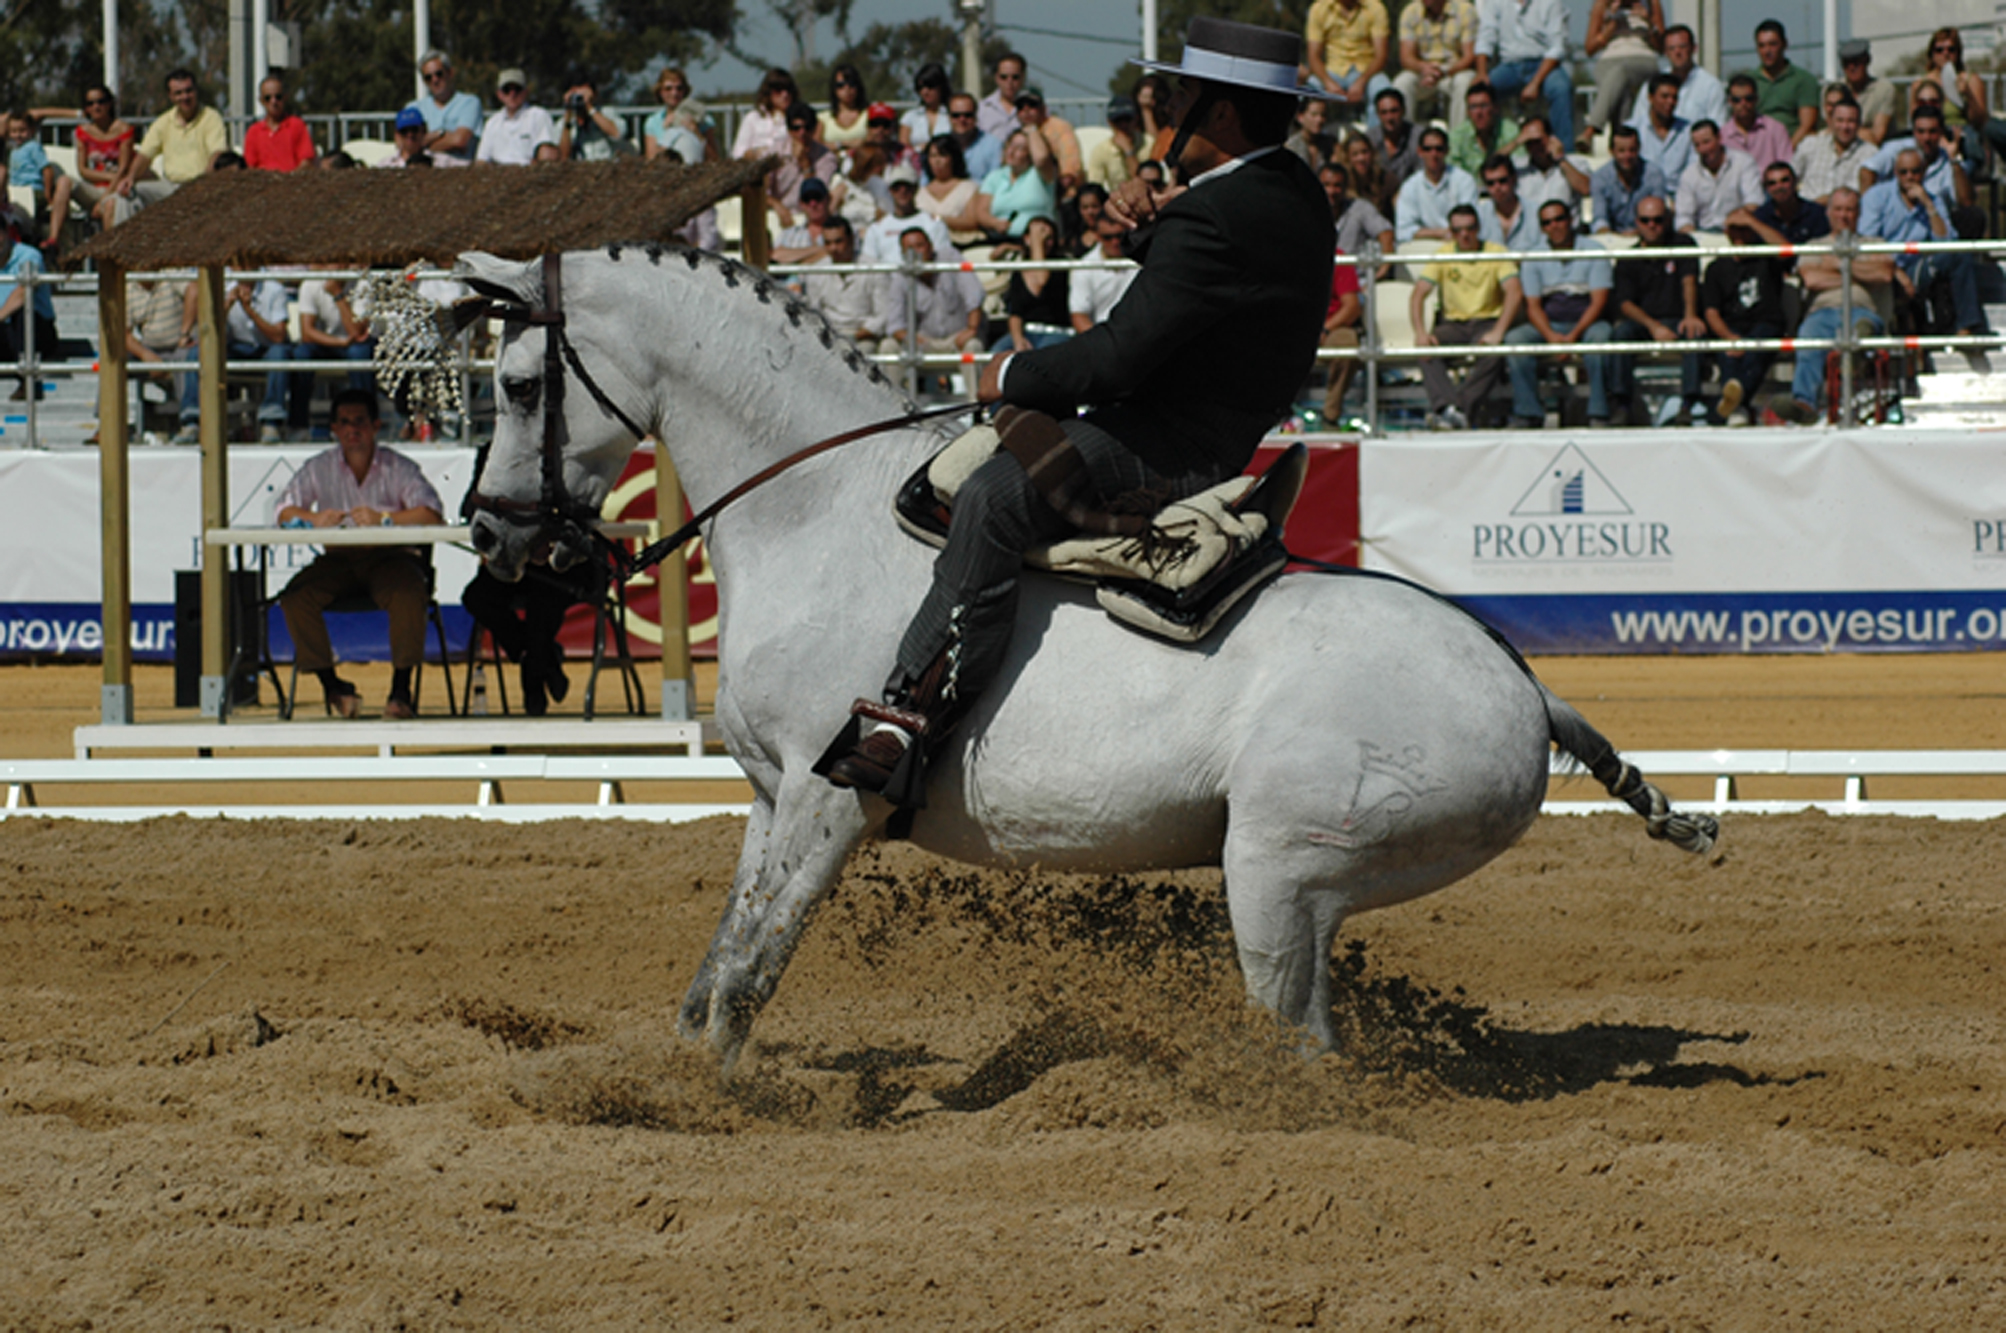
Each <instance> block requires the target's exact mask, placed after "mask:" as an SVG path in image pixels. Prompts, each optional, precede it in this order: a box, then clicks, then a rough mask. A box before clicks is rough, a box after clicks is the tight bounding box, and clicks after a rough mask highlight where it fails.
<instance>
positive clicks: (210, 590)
mask: <svg viewBox="0 0 2006 1333" xmlns="http://www.w3.org/2000/svg"><path fill="white" fill-rule="evenodd" d="M767 168H768V164H767V163H766V162H730V163H719V164H715V165H708V166H702V167H684V166H680V165H678V164H675V163H672V162H640V161H623V162H609V163H560V164H553V165H550V166H547V167H543V168H539V169H538V170H535V171H479V172H473V171H469V172H449V173H433V172H405V171H380V172H379V171H349V172H292V173H287V174H283V175H281V174H278V173H270V172H249V173H245V172H228V173H222V174H217V175H210V176H206V177H203V178H202V179H200V180H197V181H194V182H192V183H190V184H189V185H187V186H186V187H184V188H183V189H181V190H178V191H176V192H175V193H174V194H173V195H172V196H170V197H169V198H167V199H166V200H163V201H162V202H160V203H159V204H156V205H154V206H153V207H151V208H148V209H146V210H145V211H144V212H142V213H140V214H139V215H138V216H136V217H134V218H133V219H132V220H131V221H130V222H128V223H126V224H125V225H123V226H120V227H117V228H115V229H113V230H112V231H109V232H106V233H104V234H103V235H101V236H98V237H96V238H94V239H93V240H91V241H90V242H88V243H87V244H86V245H85V246H83V247H82V248H81V249H80V250H79V251H78V256H77V257H78V258H80V259H86V260H89V261H91V262H92V263H94V264H95V265H96V267H97V270H98V274H99V286H98V322H99V330H100V342H101V346H102V349H103V355H102V359H101V362H102V363H101V369H100V373H99V383H98V390H99V407H100V418H101V422H102V424H101V427H100V431H99V446H100V447H99V503H100V506H101V511H100V512H101V522H100V532H101V539H102V560H103V578H104V596H103V619H102V622H101V623H102V625H103V627H104V630H103V632H104V650H103V651H104V677H103V687H102V690H101V694H100V713H101V716H102V718H103V720H104V722H105V723H106V724H110V725H130V724H131V723H132V719H133V705H132V649H131V630H132V577H131V542H130V521H131V504H132V495H131V489H130V484H129V472H128V456H127V455H128V450H129V448H130V444H131V441H130V438H129V434H130V432H129V431H128V429H127V423H126V404H127V395H128V383H127V379H128V376H127V365H126V356H125V337H124V331H125V329H126V328H127V327H128V324H127V319H126V302H125V286H126V285H125V275H126V274H128V273H134V272H149V271H156V270H162V269H187V268H193V269H195V270H196V283H197V291H198V306H199V312H200V324H199V329H198V336H199V351H200V360H199V363H198V364H199V367H200V372H199V373H200V376H201V387H200V409H201V417H200V448H201V455H202V483H201V496H202V528H203V530H204V531H209V530H212V529H221V528H227V527H228V526H229V516H228V515H229V511H228V497H229V476H228V458H229V455H228V451H227V448H226V445H225V441H224V435H225V431H224V403H223V378H224V364H225V362H224V342H223V338H224V333H223V328H224V315H225V309H226V307H225V298H224V269H225V268H226V267H229V268H233V269H238V270H244V269H258V268H265V267H271V266H275V265H285V266H291V265H305V264H332V265H343V266H354V267H363V268H405V267H407V266H412V265H419V264H424V265H432V266H440V265H444V266H450V265H451V264H452V263H453V261H454V260H455V259H456V258H457V256H458V255H460V254H461V253H463V252H465V251H469V250H485V251H488V252H489V253H492V254H497V255H502V256H505V257H510V258H516V259H529V258H533V257H535V256H537V255H541V254H544V253H547V252H551V251H564V250H579V249H596V248H598V247H601V246H605V245H609V244H615V243H629V242H635V241H645V240H649V239H659V240H663V241H667V240H669V239H670V238H671V237H672V236H673V235H674V233H675V232H676V230H677V228H679V227H681V226H683V225H684V224H685V223H686V222H687V221H688V220H689V219H690V218H691V217H692V216H694V215H695V214H696V213H697V212H699V211H700V210H702V209H704V208H706V207H709V206H710V205H711V204H713V203H714V202H715V201H716V200H718V199H720V198H723V197H725V196H727V195H739V194H744V195H746V196H748V197H749V199H750V202H751V203H752V206H753V209H754V212H755V216H756V215H757V213H758V212H759V211H763V209H764V206H765V204H764V185H763V180H764V176H765V172H766V170H767ZM760 258H764V256H763V255H761V256H760ZM657 459H658V464H657V466H658V469H659V471H658V474H657V505H658V506H659V507H658V509H657V512H658V513H661V514H676V513H680V512H681V509H682V496H681V491H680V488H679V487H678V486H677V484H676V482H675V479H674V474H673V471H672V470H671V469H670V468H669V467H668V465H667V463H666V461H665V460H666V451H659V452H658V454H657ZM682 564H683V562H682V560H681V559H680V557H671V558H670V559H669V560H666V561H664V562H663V568H662V570H661V579H662V585H663V589H664V601H663V606H662V612H661V614H662V621H663V627H664V630H665V633H664V635H663V649H664V651H663V656H662V673H663V701H664V709H665V711H666V710H670V709H673V708H675V707H677V706H678V705H679V704H680V705H681V707H682V708H683V709H684V710H685V711H683V712H682V714H681V715H682V716H685V717H687V716H688V712H687V708H688V705H689V703H690V702H691V701H692V699H693V695H694V690H693V688H692V680H693V676H692V672H691V666H690V661H689V655H688V650H687V646H686V635H685V634H684V633H683V632H681V631H682V630H683V629H684V628H686V626H687V623H688V608H687V606H685V605H682V604H680V602H677V601H674V600H672V599H673V594H672V593H671V592H670V590H681V589H683V588H684V587H685V584H686V579H685V571H684V569H683V567H682ZM226 576H227V562H226V561H224V560H222V559H206V560H204V561H203V564H202V711H203V712H204V713H205V714H207V715H208V716H210V717H218V716H219V715H220V714H221V712H222V711H223V709H222V703H223V698H224V692H225V682H226V679H227V674H228V669H229V663H230V658H231V647H232V645H231V643H230V625H229V616H228V614H227V612H226V610H225V606H226V597H227V588H226ZM671 627H674V628H671ZM671 645H685V646H684V647H683V649H682V651H681V652H680V653H678V652H676V651H674V649H673V648H672V647H671Z"/></svg>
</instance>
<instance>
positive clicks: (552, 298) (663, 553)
mask: <svg viewBox="0 0 2006 1333" xmlns="http://www.w3.org/2000/svg"><path fill="white" fill-rule="evenodd" d="M460 307H468V308H470V309H462V308H459V307H456V309H455V313H454V315H453V320H454V322H455V323H456V324H458V325H459V326H461V327H465V325H467V324H469V323H472V322H473V320H474V319H477V318H481V317H483V316H485V315H486V314H488V313H489V312H490V311H492V312H493V313H496V314H499V315H500V316H501V317H502V319H503V320H504V321H505V322H507V323H510V324H524V325H528V326H530V327H536V328H542V329H543V330H544V343H543V448H542V461H543V476H542V488H541V493H540V494H539V496H538V497H537V499H536V500H534V501H529V500H511V499H509V498H507V497H506V496H499V495H484V494H482V493H481V492H480V491H479V490H478V489H476V490H475V491H474V492H473V493H472V494H471V495H469V496H468V498H467V505H468V508H470V509H473V510H476V511H480V512H483V513H488V514H493V515H494V516H495V517H496V518H499V519H501V520H502V521H504V522H507V523H512V524H516V525H519V526H528V525H530V524H535V525H537V527H538V529H539V532H543V533H550V532H552V530H553V529H554V530H555V535H567V534H568V535H571V536H574V537H580V538H584V539H586V540H589V541H591V542H592V543H594V544H596V545H598V546H600V547H601V548H602V549H604V550H605V551H606V552H607V553H608V554H609V555H610V556H611V558H612V560H613V562H614V563H615V565H617V566H618V567H619V569H620V572H621V576H622V577H623V578H632V577H633V576H634V575H635V574H637V573H639V572H640V571H641V570H643V569H646V568H648V567H649V566H651V565H655V564H659V563H660V562H661V561H662V560H664V559H666V558H667V557H668V556H670V555H672V554H673V553H674V552H675V551H676V550H677V549H678V548H679V547H681V546H682V544H683V543H684V542H687V541H688V540H690V538H692V537H694V536H696V535H697V534H698V533H699V532H701V531H702V530H703V525H704V524H706V523H708V522H709V521H710V520H711V519H713V518H715V517H717V515H718V512H719V511H720V510H722V509H723V508H724V507H725V506H726V505H728V504H730V503H732V502H733V501H734V500H737V499H739V498H741V497H742V496H744V495H745V494H746V493H747V492H748V491H752V490H755V489H757V488H758V487H760V486H763V485H765V484H766V483H767V482H769V481H771V480H773V479H774V478H775V477H777V476H779V475H780V474H781V473H783V472H786V471H788V470H789V469H791V468H793V467H796V466H798V465H799V464H801V463H805V462H807V461H808V460H809V459H811V458H813V457H815V456H816V455H817V454H824V453H827V452H829V451H830V450H831V449H836V448H839V447H841V446H843V445H846V444H851V443H854V442H855V441H857V440H861V439H866V438H868V437H870V436H872V435H881V434H883V433H885V432H886V431H892V430H898V429H900V428H901V427H905V426H912V425H917V424H919V423H920V422H923V421H932V420H935V419H936V418H939V417H949V416H956V415H959V414H961V413H965V412H973V411H976V410H978V409H977V405H976V404H974V403H950V404H948V405H947V406H945V407H930V408H924V409H922V410H919V411H915V412H908V413H906V414H905V415H903V416H897V417H890V418H887V419H886V420H883V421H874V422H872V423H871V424H869V425H867V426H858V427H856V428H854V429H852V430H846V431H844V432H842V433H841V434H839V435H831V436H830V437H829V438H828V439H826V440H818V441H816V442H815V443H814V444H811V445H809V446H808V447H806V448H805V449H797V450H795V451H794V452H793V453H791V454H789V455H787V457H785V458H783V459H781V460H780V461H779V462H777V463H774V464H772V465H771V466H769V467H766V468H763V469H761V470H760V471H759V472H757V473H755V474H754V475H753V476H751V477H748V478H746V479H745V480H744V481H742V482H740V483H739V484H738V485H736V486H734V487H732V488H731V489H730V490H729V491H726V492H725V493H724V494H723V495H722V496H720V497H719V498H718V499H717V500H715V501H713V502H712V503H711V504H708V505H706V506H705V507H704V510H703V512H702V513H700V514H698V515H697V516H696V517H694V518H692V519H691V520H690V521H689V522H687V523H685V524H683V526H682V527H680V528H678V529H676V530H675V531H674V532H672V533H670V534H669V535H668V536H667V537H664V538H662V539H661V540H660V541H657V542H653V543H650V544H649V545H648V546H647V547H645V548H643V549H642V550H641V551H639V552H637V553H635V554H633V555H631V556H630V555H628V554H627V550H626V548H625V547H623V546H621V545H620V544H619V543H617V542H615V541H612V540H611V539H610V538H608V537H606V536H605V535H604V534H602V533H601V532H600V531H599V528H598V518H599V511H598V510H597V509H596V508H594V507H593V506H591V505H588V504H586V503H584V502H583V501H580V500H575V499H573V498H572V497H571V495H570V493H569V491H568V490H567V489H566V488H565V485H564V442H565V438H566V435H565V432H564V429H563V426H564V368H565V366H567V365H569V366H570V367H571V373H572V374H574V375H576V376H577V377H578V382H579V383H580V384H583V385H584V386H585V390H586V392H588V393H590V394H591V395H592V399H593V401H594V402H596V403H598V404H599V406H600V407H602V408H604V409H605V410H606V412H607V413H608V414H609V415H610V416H612V417H613V418H614V419H615V420H617V421H619V423H620V424H621V425H622V426H624V427H626V428H627V430H628V432H629V433H631V434H632V435H633V436H634V438H635V439H636V440H637V441H638V440H641V439H644V438H646V437H647V435H648V434H649V433H650V432H649V431H648V430H647V429H645V428H644V427H642V426H641V425H639V424H638V423H636V422H635V421H634V419H633V418H632V417H630V416H628V415H627V414H626V413H625V412H623V411H621V409H620V406H619V404H617V403H615V402H614V401H613V400H612V398H611V397H609V396H608V395H607V393H606V391H605V390H603V389H601V388H600V387H599V384H598V381H596V380H594V379H593V378H592V376H591V374H590V373H589V372H588V371H587V370H586V369H585V363H584V361H583V360H582V359H581V358H580V357H579V355H578V350H577V349H576V348H575V347H573V346H572V345H571V338H570V336H569V335H568V334H567V333H566V332H565V327H564V291H563V263H562V257H561V256H559V255H555V254H548V255H545V256H544V257H543V304H542V306H541V307H539V308H537V309H534V310H532V309H529V308H527V307H525V306H521V305H509V304H505V303H502V302H498V301H490V300H481V301H463V302H461V303H460ZM476 486H478V481H476Z"/></svg>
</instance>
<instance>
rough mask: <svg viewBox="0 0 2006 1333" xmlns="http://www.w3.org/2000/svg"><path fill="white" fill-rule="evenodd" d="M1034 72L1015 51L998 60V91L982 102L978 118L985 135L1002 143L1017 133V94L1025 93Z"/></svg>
mask: <svg viewBox="0 0 2006 1333" xmlns="http://www.w3.org/2000/svg"><path fill="white" fill-rule="evenodd" d="M1030 72H1031V62H1030V61H1028V60H1026V59H1024V57H1022V56H1020V55H1018V54H1017V53H1016V52H1015V51H1006V52H1004V53H1003V54H1002V55H1000V56H998V57H997V58H996V74H995V79H996V87H995V88H994V89H993V90H992V91H991V92H990V94H989V96H987V97H985V98H983V99H982V105H981V106H979V107H977V108H976V111H975V116H976V121H977V123H978V125H979V126H980V128H981V130H982V132H983V133H984V134H987V135H989V136H991V137H992V138H994V139H995V140H996V141H997V142H998V143H1001V142H1002V141H1003V140H1005V139H1007V138H1009V137H1010V136H1011V135H1012V134H1014V133H1015V132H1016V130H1017V94H1019V93H1021V92H1023V91H1024V81H1025V78H1026V77H1027V76H1028V75H1029V74H1030ZM969 170H970V171H973V170H974V168H973V167H970V168H969ZM977 179H980V178H979V177H978V178H977Z"/></svg>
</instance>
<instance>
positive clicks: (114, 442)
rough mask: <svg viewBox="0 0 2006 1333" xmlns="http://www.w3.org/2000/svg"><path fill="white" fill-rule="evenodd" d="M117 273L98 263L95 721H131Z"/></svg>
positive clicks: (127, 501)
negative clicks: (100, 640)
mask: <svg viewBox="0 0 2006 1333" xmlns="http://www.w3.org/2000/svg"><path fill="white" fill-rule="evenodd" d="M129 327H130V326H129V325H128V324H127V323H126V315H125V273H124V271H123V270H122V269H120V268H119V267H118V266H117V265H116V264H112V263H108V262H104V261H99V263H98V346H99V347H100V348H102V349H103V351H102V353H101V354H100V355H99V357H98V530H99V539H100V541H101V543H102V547H101V549H100V551H99V554H98V565H99V570H100V586H101V588H102V590H103V606H102V609H101V611H100V614H99V622H100V627H101V628H102V630H103V633H104V683H103V684H102V685H101V686H100V687H99V689H98V716H99V719H100V720H101V721H103V722H104V723H105V724H106V725H107V726H124V725H128V724H130V723H131V721H132V485H131V475H130V460H129V458H128V457H127V452H126V446H127V444H128V442H129V440H128V432H127V430H126V420H125V409H126V402H125V400H126V374H125V333H126V329H127V328H129Z"/></svg>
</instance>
